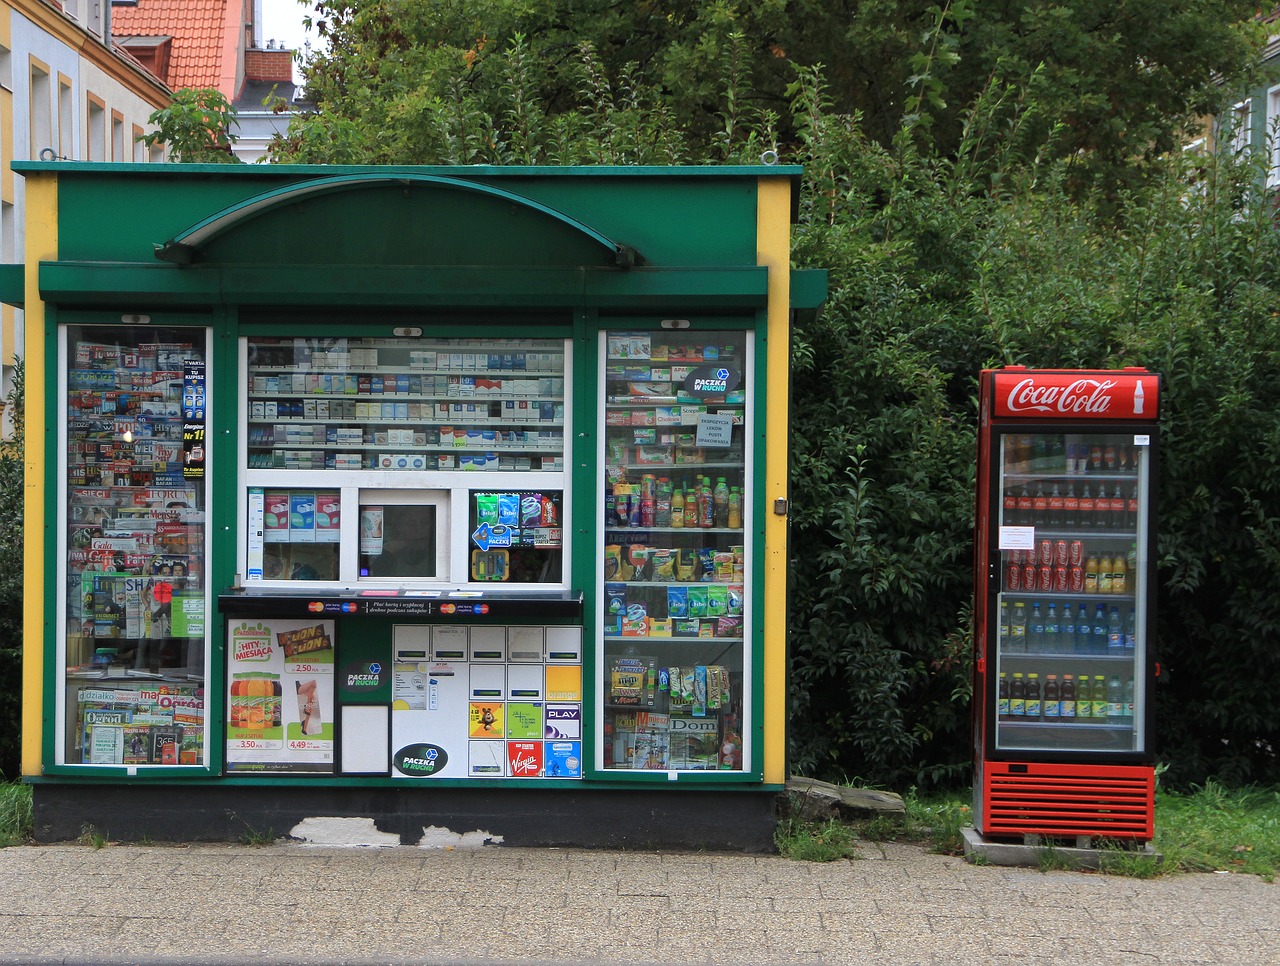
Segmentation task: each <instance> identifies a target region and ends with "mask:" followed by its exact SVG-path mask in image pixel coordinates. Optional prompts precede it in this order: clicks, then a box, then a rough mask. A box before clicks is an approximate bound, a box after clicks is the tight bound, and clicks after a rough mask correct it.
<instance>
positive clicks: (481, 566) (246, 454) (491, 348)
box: [241, 336, 569, 588]
mask: <svg viewBox="0 0 1280 966" xmlns="http://www.w3.org/2000/svg"><path fill="white" fill-rule="evenodd" d="M568 349H569V345H568V343H567V342H566V341H565V340H562V339H446V338H411V337H395V338H372V337H364V338H307V337H298V338H292V337H289V338H286V337H257V336H255V337H250V338H246V339H244V340H242V343H241V351H242V373H243V376H242V384H243V389H244V392H243V399H244V405H243V422H242V426H243V432H242V444H241V445H242V454H243V462H242V466H243V479H244V483H245V486H244V493H245V501H244V506H243V514H244V516H243V519H244V526H243V527H242V539H241V560H242V561H243V564H242V568H241V574H242V577H243V579H244V581H245V584H246V586H249V587H253V586H261V587H263V588H267V587H270V586H273V585H278V586H287V585H288V584H290V583H296V582H299V581H305V582H318V583H321V584H331V585H333V586H335V587H344V586H345V587H353V586H361V585H363V586H367V585H370V584H383V585H388V586H415V585H432V584H434V585H437V586H438V585H463V584H493V583H498V584H503V585H518V584H559V583H561V582H562V581H563V579H564V576H563V575H564V574H565V573H566V567H565V562H564V560H563V559H562V557H563V554H564V549H563V537H562V530H561V523H560V514H561V512H562V508H563V505H564V500H565V495H566V475H565V438H566V416H565V413H566V407H567V404H568V401H569V400H568V397H567V386H566V378H565V373H566V371H567V365H566V358H567V354H568Z"/></svg>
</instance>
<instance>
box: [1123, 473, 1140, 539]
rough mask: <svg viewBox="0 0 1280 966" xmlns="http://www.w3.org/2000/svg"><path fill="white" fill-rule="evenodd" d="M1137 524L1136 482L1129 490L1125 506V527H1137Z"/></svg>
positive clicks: (1130, 528) (1131, 528) (1132, 528)
mask: <svg viewBox="0 0 1280 966" xmlns="http://www.w3.org/2000/svg"><path fill="white" fill-rule="evenodd" d="M1137 526H1138V484H1136V483H1135V484H1134V485H1133V489H1131V490H1130V491H1129V500H1128V503H1127V504H1126V506H1125V528H1126V529H1129V530H1134V529H1137Z"/></svg>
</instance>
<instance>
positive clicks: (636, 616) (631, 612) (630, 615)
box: [627, 600, 649, 621]
mask: <svg viewBox="0 0 1280 966" xmlns="http://www.w3.org/2000/svg"><path fill="white" fill-rule="evenodd" d="M648 616H649V605H648V604H646V603H645V602H644V601H642V600H633V601H629V602H628V603H627V620H629V621H643V620H644V619H645V618H646V617H648Z"/></svg>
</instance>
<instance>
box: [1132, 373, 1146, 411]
mask: <svg viewBox="0 0 1280 966" xmlns="http://www.w3.org/2000/svg"><path fill="white" fill-rule="evenodd" d="M1144 405H1145V399H1144V394H1143V389H1142V380H1141V379H1139V380H1138V383H1137V385H1135V386H1134V387H1133V414H1134V415H1135V416H1141V415H1142V407H1143V406H1144Z"/></svg>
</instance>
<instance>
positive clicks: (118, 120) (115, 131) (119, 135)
mask: <svg viewBox="0 0 1280 966" xmlns="http://www.w3.org/2000/svg"><path fill="white" fill-rule="evenodd" d="M111 160H112V161H128V160H129V158H128V156H127V155H126V154H125V153H124V115H123V114H121V113H120V112H119V111H112V112H111Z"/></svg>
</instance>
